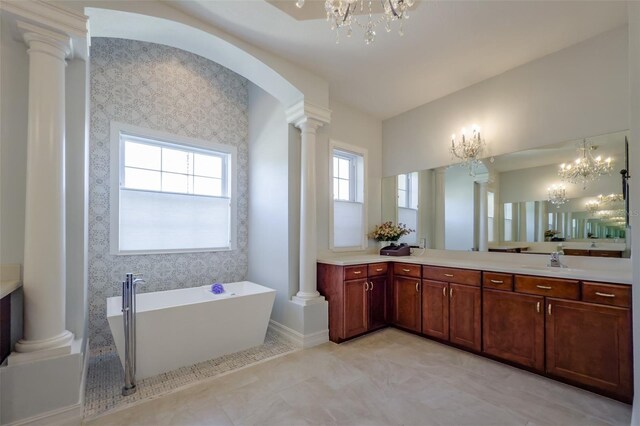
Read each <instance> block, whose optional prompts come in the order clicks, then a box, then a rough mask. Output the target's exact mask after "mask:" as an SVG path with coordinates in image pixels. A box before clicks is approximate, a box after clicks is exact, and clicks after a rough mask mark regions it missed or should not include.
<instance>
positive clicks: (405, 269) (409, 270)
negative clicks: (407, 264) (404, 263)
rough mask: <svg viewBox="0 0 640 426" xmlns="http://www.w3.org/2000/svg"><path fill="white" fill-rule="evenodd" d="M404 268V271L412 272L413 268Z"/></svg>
mask: <svg viewBox="0 0 640 426" xmlns="http://www.w3.org/2000/svg"><path fill="white" fill-rule="evenodd" d="M402 270H403V271H404V272H411V269H407V268H402Z"/></svg>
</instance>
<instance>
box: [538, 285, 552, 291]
mask: <svg viewBox="0 0 640 426" xmlns="http://www.w3.org/2000/svg"><path fill="white" fill-rule="evenodd" d="M536 287H538V288H540V289H542V290H551V288H552V287H551V286H550V285H537V286H536Z"/></svg>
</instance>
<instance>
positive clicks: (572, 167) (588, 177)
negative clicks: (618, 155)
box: [558, 139, 613, 189]
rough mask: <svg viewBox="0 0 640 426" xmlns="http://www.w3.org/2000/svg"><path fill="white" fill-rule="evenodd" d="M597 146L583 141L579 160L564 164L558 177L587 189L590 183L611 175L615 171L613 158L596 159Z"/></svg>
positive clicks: (579, 149) (579, 151) (598, 157)
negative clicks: (612, 162)
mask: <svg viewBox="0 0 640 426" xmlns="http://www.w3.org/2000/svg"><path fill="white" fill-rule="evenodd" d="M597 149H598V147H597V146H594V145H591V144H590V143H588V142H587V140H586V139H585V140H583V141H582V144H581V146H580V147H578V153H579V155H578V158H576V159H575V160H574V161H573V163H568V164H567V163H562V164H561V165H560V170H559V171H558V175H559V176H560V178H561V179H562V180H563V181H565V182H569V183H575V184H580V183H581V184H582V189H586V188H587V184H588V183H589V182H593V181H595V180H597V179H599V178H600V176H603V175H610V174H611V170H613V164H611V158H610V157H609V158H607V159H606V160H603V159H602V157H601V156H599V155H598V156H597V157H594V152H595V151H596V150H597Z"/></svg>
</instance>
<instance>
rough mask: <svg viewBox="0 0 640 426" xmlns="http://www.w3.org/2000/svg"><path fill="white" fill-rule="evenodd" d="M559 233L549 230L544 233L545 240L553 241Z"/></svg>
mask: <svg viewBox="0 0 640 426" xmlns="http://www.w3.org/2000/svg"><path fill="white" fill-rule="evenodd" d="M557 233H558V231H556V230H554V229H547V230H546V231H544V240H545V241H551V239H552V238H553V237H555V236H556V234H557Z"/></svg>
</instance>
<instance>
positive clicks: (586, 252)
mask: <svg viewBox="0 0 640 426" xmlns="http://www.w3.org/2000/svg"><path fill="white" fill-rule="evenodd" d="M562 252H563V253H564V254H565V255H566V256H589V250H582V249H570V248H563V249H562Z"/></svg>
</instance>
